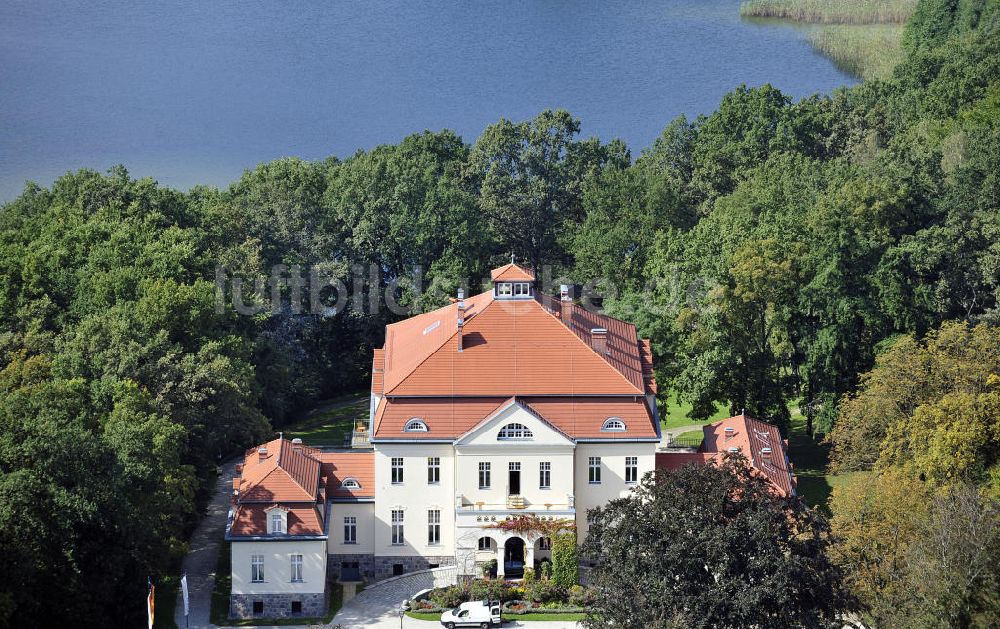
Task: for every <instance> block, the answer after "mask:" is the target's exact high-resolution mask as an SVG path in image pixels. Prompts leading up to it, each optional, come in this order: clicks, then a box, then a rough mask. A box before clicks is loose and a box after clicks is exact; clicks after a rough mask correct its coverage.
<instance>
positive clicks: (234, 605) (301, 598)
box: [229, 593, 326, 618]
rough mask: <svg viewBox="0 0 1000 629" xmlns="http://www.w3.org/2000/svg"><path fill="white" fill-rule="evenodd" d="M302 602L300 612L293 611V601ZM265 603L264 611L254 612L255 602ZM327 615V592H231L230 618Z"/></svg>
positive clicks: (314, 616) (312, 616) (313, 616)
mask: <svg viewBox="0 0 1000 629" xmlns="http://www.w3.org/2000/svg"><path fill="white" fill-rule="evenodd" d="M296 601H298V602H300V603H302V611H301V612H300V613H296V614H293V613H292V603H293V602H296ZM255 602H260V603H262V604H263V611H262V612H261V613H258V614H254V613H253V604H254V603H255ZM325 615H326V594H322V593H321V594H230V596H229V616H230V618H254V617H258V618H293V617H299V616H301V617H303V618H316V617H320V616H325Z"/></svg>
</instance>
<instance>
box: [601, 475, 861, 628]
mask: <svg viewBox="0 0 1000 629" xmlns="http://www.w3.org/2000/svg"><path fill="white" fill-rule="evenodd" d="M588 518H589V519H590V521H591V525H590V533H589V535H588V536H587V539H586V540H585V542H584V546H583V550H584V554H585V555H586V556H587V557H589V558H590V559H591V560H592V561H594V562H595V563H596V566H595V567H594V568H593V569H592V573H591V582H592V584H593V585H594V586H595V587H596V588H597V601H596V603H595V605H594V606H593V608H592V609H591V610H590V611H589V612H588V615H587V619H586V620H585V621H584V625H585V626H587V627H594V628H597V627H608V626H614V627H664V628H667V627H678V628H679V627H823V626H834V624H835V619H836V618H837V615H838V614H840V613H843V612H845V611H848V610H849V609H850V608H851V606H852V604H853V603H852V599H851V597H850V595H849V594H848V593H847V590H846V589H845V587H844V585H843V582H842V579H843V577H842V574H841V572H840V570H839V569H838V568H837V567H836V566H835V565H834V564H833V563H832V562H831V561H830V559H829V558H828V557H827V555H826V550H827V548H828V547H829V546H830V543H831V540H830V537H829V534H828V533H829V529H828V526H827V525H826V523H825V522H824V521H823V520H822V518H821V517H820V516H819V515H818V514H817V513H816V512H813V511H810V510H809V509H807V508H806V507H805V506H804V505H803V504H802V503H800V502H799V501H798V500H797V499H795V498H784V497H779V496H777V495H776V494H775V493H774V492H773V488H772V486H771V485H770V484H769V482H768V481H767V480H766V479H765V478H763V477H762V476H760V475H758V474H755V473H753V472H752V470H751V468H750V467H749V466H748V465H747V462H746V460H745V459H743V458H742V457H741V456H739V455H736V456H727V458H726V460H725V461H724V462H722V463H721V464H720V465H704V466H693V465H689V466H685V467H683V468H681V469H680V470H677V471H671V472H661V473H658V474H647V475H646V477H645V478H644V479H643V481H642V483H641V484H640V485H639V486H638V487H637V488H636V490H635V492H633V493H631V494H630V495H629V496H628V497H625V498H618V499H615V500H612V501H610V502H609V503H608V504H607V505H606V506H604V507H598V508H595V509H592V510H590V511H589V512H588Z"/></svg>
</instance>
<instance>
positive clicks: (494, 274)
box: [490, 262, 535, 282]
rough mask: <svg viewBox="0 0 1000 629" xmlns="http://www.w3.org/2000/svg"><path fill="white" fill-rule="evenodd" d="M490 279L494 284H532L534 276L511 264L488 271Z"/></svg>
mask: <svg viewBox="0 0 1000 629" xmlns="http://www.w3.org/2000/svg"><path fill="white" fill-rule="evenodd" d="M490 278H491V279H492V280H493V281H494V282H534V281H535V274H534V273H532V272H531V271H530V270H528V269H526V268H524V267H523V266H520V265H518V264H514V263H513V262H511V263H510V264H505V265H503V266H501V267H498V268H495V269H493V270H492V271H490Z"/></svg>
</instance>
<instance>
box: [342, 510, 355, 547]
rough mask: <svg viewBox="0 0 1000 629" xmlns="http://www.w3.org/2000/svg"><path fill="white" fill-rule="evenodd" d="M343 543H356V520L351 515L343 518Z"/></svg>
mask: <svg viewBox="0 0 1000 629" xmlns="http://www.w3.org/2000/svg"><path fill="white" fill-rule="evenodd" d="M344 543H345V544H357V543H358V518H357V517H356V516H353V515H345V516H344Z"/></svg>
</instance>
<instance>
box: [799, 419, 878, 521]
mask: <svg viewBox="0 0 1000 629" xmlns="http://www.w3.org/2000/svg"><path fill="white" fill-rule="evenodd" d="M791 412H792V424H791V428H790V430H789V432H788V458H789V459H790V460H791V462H792V464H793V465H794V469H793V470H792V471H793V472H794V473H795V475H796V477H797V478H798V493H799V496H800V497H801V498H802V500H803V501H805V503H806V504H807V505H809V506H810V507H818V508H819V509H820V510H822V511H824V512H825V513H826V514H827V515H829V513H830V506H829V501H830V494H831V493H833V488H834V487H836V486H837V485H841V484H843V483H846V482H847V481H849V480H850V479H851V478H853V477H854V476H855V475H857V474H864V473H865V472H849V473H846V474H837V475H833V474H829V473H828V472H827V466H828V465H829V463H830V446H829V445H827V444H824V443H820V442H819V441H818V440H817V439H816V438H815V437H810V436H809V433H808V432H807V431H806V418H805V416H804V415H803V414H802V413H801V411H800V410H799V408H798V405H797V404H796V405H795V406H793V407H792V408H791Z"/></svg>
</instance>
